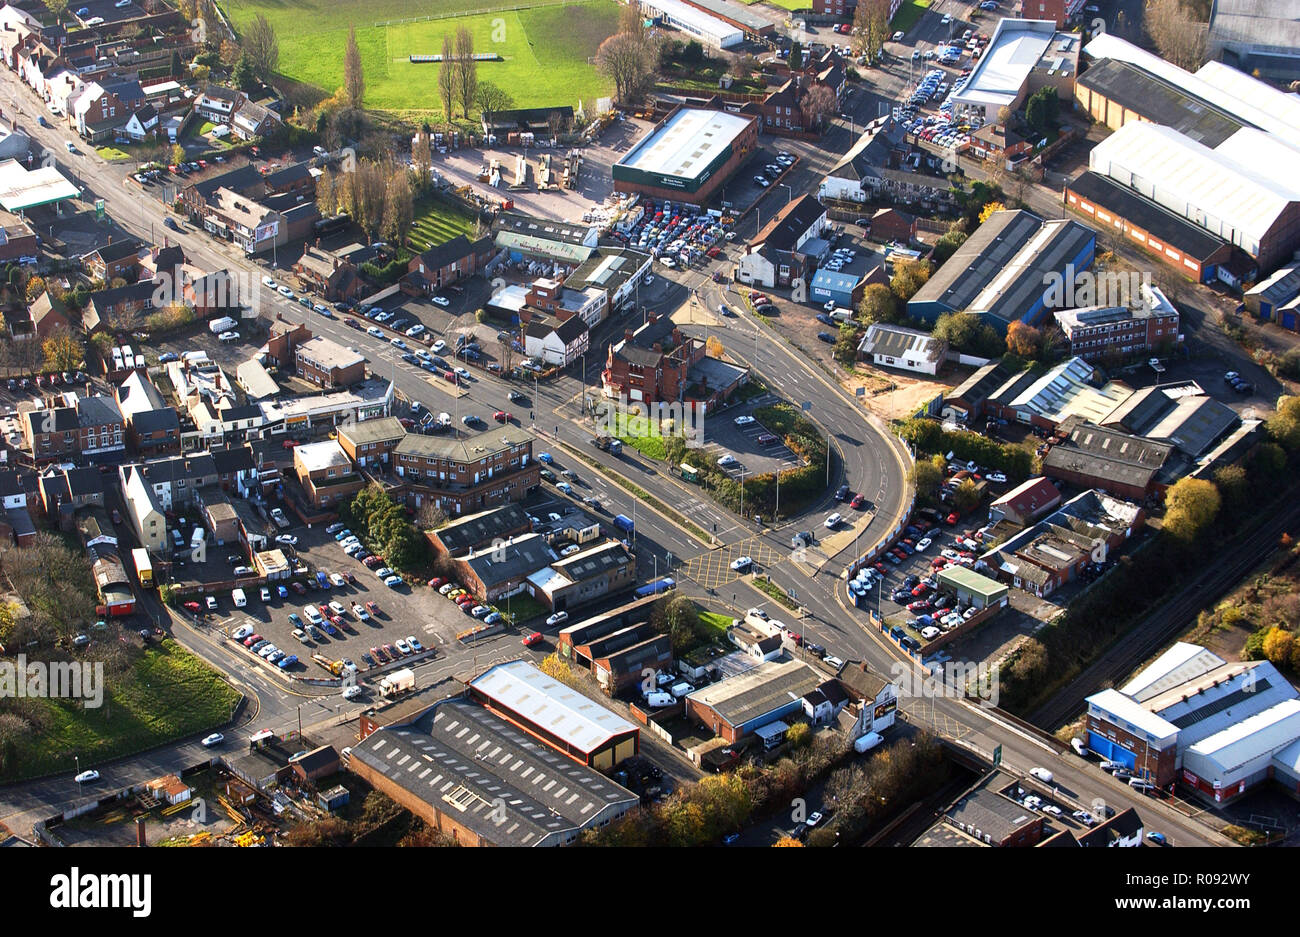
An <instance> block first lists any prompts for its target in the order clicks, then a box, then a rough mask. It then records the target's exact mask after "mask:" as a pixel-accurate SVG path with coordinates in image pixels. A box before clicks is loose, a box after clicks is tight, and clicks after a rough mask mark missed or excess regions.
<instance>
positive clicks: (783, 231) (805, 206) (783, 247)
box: [753, 195, 857, 283]
mask: <svg viewBox="0 0 1300 937" xmlns="http://www.w3.org/2000/svg"><path fill="white" fill-rule="evenodd" d="M825 215H826V206H825V205H823V204H822V203H821V202H819V201H817V197H816V196H815V195H801V196H800V197H799V198H797V199H795V200H794V201H792V202H790V203H789V204H787V205H786V206H785V207H783V208H782V209H781V210H780V211H779V212H777V214H776V217H775V218H773V219H772V220H771V221H769V222H768V223H767V224H766V225H765V226H764V227H763V230H762V231H760V232H758V234H757V235H755V237H754V241H753V243H754V244H755V245H758V246H760V247H766V248H772V249H774V250H779V251H792V250H794V249H795V244H796V243H798V241H799V239H800V238H802V237H803V236H804V235H806V234H807V233H808V232H809V230H810V229H811V228H812V227H813V225H815V224H817V222H818V221H819V220H820V219H821V218H823V217H824V216H825ZM854 282H855V283H856V282H857V281H856V280H855V281H854Z"/></svg>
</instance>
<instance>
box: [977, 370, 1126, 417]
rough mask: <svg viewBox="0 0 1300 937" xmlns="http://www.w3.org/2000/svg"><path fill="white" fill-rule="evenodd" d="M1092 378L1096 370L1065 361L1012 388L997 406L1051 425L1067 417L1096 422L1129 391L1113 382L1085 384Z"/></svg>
mask: <svg viewBox="0 0 1300 937" xmlns="http://www.w3.org/2000/svg"><path fill="white" fill-rule="evenodd" d="M1095 375H1096V369H1095V368H1093V366H1092V365H1090V364H1088V362H1086V361H1084V360H1083V359H1082V358H1077V357H1076V358H1069V359H1067V360H1065V361H1063V362H1061V363H1060V364H1058V365H1056V366H1055V367H1053V368H1052V369H1051V370H1049V371H1048V372H1047V373H1046V374H1043V375H1041V376H1037V377H1035V379H1034V380H1033V381H1032V382H1031V383H1029V384H1028V385H1026V386H1023V387H1018V388H1015V389H1014V390H1013V392H1012V393H1011V394H1009V395H1007V396H1006V397H1002V398H1000V399H999V403H1001V404H1002V405H1003V406H1006V407H1010V408H1012V409H1014V410H1019V411H1024V410H1030V411H1032V412H1033V413H1036V414H1038V415H1039V416H1041V417H1043V418H1044V419H1046V420H1049V421H1050V422H1052V423H1060V422H1061V421H1062V420H1064V419H1065V418H1066V417H1069V416H1080V417H1083V418H1084V419H1088V420H1095V421H1100V420H1102V419H1104V418H1105V417H1106V416H1107V415H1108V414H1110V413H1111V412H1112V411H1113V410H1114V409H1115V407H1116V406H1118V405H1119V404H1121V403H1122V402H1123V401H1124V400H1126V399H1128V397H1129V396H1130V395H1131V394H1132V393H1133V392H1132V390H1130V389H1129V388H1128V387H1127V386H1126V385H1124V384H1120V383H1118V382H1115V381H1111V382H1109V383H1107V384H1105V385H1104V386H1103V387H1101V388H1100V389H1098V388H1096V387H1093V386H1092V385H1091V384H1090V383H1089V381H1091V380H1093V379H1094V377H1095Z"/></svg>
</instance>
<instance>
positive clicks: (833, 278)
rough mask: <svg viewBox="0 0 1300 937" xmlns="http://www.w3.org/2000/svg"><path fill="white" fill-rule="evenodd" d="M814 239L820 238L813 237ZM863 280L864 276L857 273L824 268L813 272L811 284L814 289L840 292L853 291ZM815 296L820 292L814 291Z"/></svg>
mask: <svg viewBox="0 0 1300 937" xmlns="http://www.w3.org/2000/svg"><path fill="white" fill-rule="evenodd" d="M812 240H820V238H813V239H812ZM861 282H862V277H861V276H860V275H858V274H856V273H846V272H844V271H842V270H841V271H838V272H837V271H835V270H827V269H825V268H822V269H821V270H818V271H817V272H816V273H814V274H813V278H812V282H811V283H810V284H809V286H810V287H812V289H813V290H833V291H836V292H840V293H852V292H853V291H854V290H855V289H857V287H858V284H859V283H861ZM813 295H814V296H820V295H821V294H820V293H816V292H814V293H813Z"/></svg>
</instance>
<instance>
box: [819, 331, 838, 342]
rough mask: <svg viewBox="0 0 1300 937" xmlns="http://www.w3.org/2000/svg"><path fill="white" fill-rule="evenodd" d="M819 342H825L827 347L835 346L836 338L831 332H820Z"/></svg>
mask: <svg viewBox="0 0 1300 937" xmlns="http://www.w3.org/2000/svg"><path fill="white" fill-rule="evenodd" d="M817 340H818V341H820V342H825V343H826V344H827V345H834V344H835V336H834V335H832V334H831V333H830V332H818V333H817Z"/></svg>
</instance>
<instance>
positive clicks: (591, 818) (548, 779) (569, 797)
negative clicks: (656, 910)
mask: <svg viewBox="0 0 1300 937" xmlns="http://www.w3.org/2000/svg"><path fill="white" fill-rule="evenodd" d="M351 758H353V759H356V760H358V761H360V762H361V763H362V764H365V765H368V766H370V767H371V768H373V769H374V770H376V771H378V772H379V773H381V774H383V775H385V776H386V777H388V778H389V779H390V780H391V781H392V782H393V783H394V784H397V785H399V786H401V787H403V788H405V789H406V790H407V791H409V792H410V793H411V794H412V795H414V796H415V797H418V798H419V799H420V800H423V801H425V802H427V803H429V804H431V805H433V806H434V807H436V808H437V809H438V810H439V811H443V812H447V813H449V814H451V815H452V816H454V817H455V819H456V822H457V823H459V824H463V825H464V826H465V827H466V828H468V829H470V830H472V831H473V832H474V833H476V834H478V835H479V836H482V837H483V838H484V839H486V840H488V841H490V842H493V843H496V844H498V845H513V846H536V845H543V844H544V845H553V844H558V843H561V842H565V841H567V840H568V839H569V838H570V837H572V836H573V835H574V834H576V832H577V831H578V830H579V829H581V828H583V827H586V826H588V825H592V824H596V823H600V822H604V821H606V820H608V819H609V818H610V817H611V816H617V815H619V814H621V813H623V812H626V811H627V810H628V809H630V808H631V807H632V806H634V805H635V804H636V803H637V796H636V795H635V794H633V793H631V792H630V791H627V790H625V789H624V788H622V787H620V786H619V785H617V784H615V783H614V782H613V781H611V780H609V778H607V777H605V776H604V775H603V774H601V773H600V772H598V771H595V770H594V769H592V768H588V767H587V766H586V765H582V764H579V763H578V762H576V761H574V760H573V759H572V758H568V757H566V756H564V755H562V754H559V753H557V752H555V751H554V750H552V749H550V748H548V747H547V746H546V745H543V744H542V743H541V742H538V741H537V740H536V739H534V738H533V737H532V736H530V735H528V734H526V733H525V732H523V730H521V729H519V728H516V727H515V726H513V725H511V724H510V723H509V722H506V721H505V720H504V719H502V718H501V717H499V716H497V715H495V714H494V713H492V712H490V711H489V710H487V709H485V708H483V707H482V706H477V705H474V704H473V703H470V702H467V701H465V700H462V699H451V700H446V701H445V702H442V703H439V704H437V705H435V706H434V707H432V708H431V709H430V710H428V711H426V712H425V713H424V714H422V715H421V716H420V717H419V718H418V719H416V720H414V721H412V722H410V723H408V724H406V725H393V726H387V727H385V728H383V729H380V730H379V731H377V732H375V733H373V734H371V735H370V736H368V737H367V738H366V739H365V740H363V741H361V742H357V743H355V744H354V745H353V746H352V754H351ZM421 765H424V767H423V768H421V767H420V766H421ZM417 769H418V770H417ZM498 805H503V808H504V811H505V822H501V823H498V822H496V819H495V817H494V812H495V810H496V809H497V806H498Z"/></svg>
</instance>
